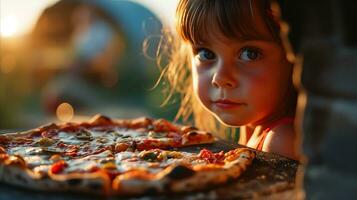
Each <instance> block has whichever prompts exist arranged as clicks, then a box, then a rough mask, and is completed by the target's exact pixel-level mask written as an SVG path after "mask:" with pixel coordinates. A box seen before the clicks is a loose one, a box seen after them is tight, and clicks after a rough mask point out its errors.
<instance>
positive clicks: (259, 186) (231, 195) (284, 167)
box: [0, 140, 299, 200]
mask: <svg viewBox="0 0 357 200" xmlns="http://www.w3.org/2000/svg"><path fill="white" fill-rule="evenodd" d="M236 147H239V145H238V144H233V143H230V142H227V141H223V140H219V141H218V142H217V143H215V144H210V145H200V146H195V147H185V148H183V149H180V150H183V151H189V152H198V151H200V150H201V149H202V148H207V149H209V150H212V151H216V152H218V151H221V150H224V151H227V150H230V149H233V148H236ZM256 153H257V156H256V158H255V159H254V161H253V163H252V165H251V166H250V167H249V168H248V169H247V171H245V172H244V174H243V175H242V176H241V177H240V178H239V179H237V180H236V181H233V182H230V183H228V184H225V185H222V186H219V187H214V188H211V189H208V190H205V191H200V192H194V193H192V192H191V193H185V194H174V195H170V194H168V195H151V196H150V195H147V196H139V197H130V198H129V197H128V198H123V197H103V196H93V195H86V194H76V193H66V192H60V193H59V192H43V191H35V190H28V189H24V188H20V187H15V186H11V185H7V184H4V183H1V182H0V200H2V199H9V200H13V199H16V200H20V199H21V200H42V199H46V200H60V199H69V200H92V199H106V200H114V199H127V200H154V199H155V200H164V199H170V200H181V199H182V200H185V199H187V200H193V199H205V200H206V199H250V198H256V197H262V198H264V199H266V198H269V197H271V196H274V195H275V194H281V193H284V192H285V193H286V192H288V193H289V191H291V192H292V191H293V188H294V185H295V176H296V171H297V168H298V166H299V164H298V163H297V162H296V161H294V160H290V159H287V158H284V157H282V156H279V155H275V154H271V153H265V152H256ZM291 192H290V193H289V195H292V193H291ZM274 199H280V197H277V198H274Z"/></svg>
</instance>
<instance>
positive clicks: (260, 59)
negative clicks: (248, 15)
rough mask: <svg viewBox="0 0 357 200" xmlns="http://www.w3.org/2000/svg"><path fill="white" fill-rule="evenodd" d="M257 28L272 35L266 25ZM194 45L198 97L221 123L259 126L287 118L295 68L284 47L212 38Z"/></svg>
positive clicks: (258, 41)
mask: <svg viewBox="0 0 357 200" xmlns="http://www.w3.org/2000/svg"><path fill="white" fill-rule="evenodd" d="M257 27H258V31H261V35H264V34H267V35H268V34H269V33H268V32H267V30H265V28H264V26H263V25H262V23H257ZM267 38H269V37H267ZM191 46H192V76H193V86H194V91H195V94H196V95H197V97H198V98H199V100H200V101H201V103H202V104H203V106H204V107H205V108H206V109H208V110H209V111H210V112H211V113H212V114H214V115H215V116H216V117H217V118H218V119H219V120H220V121H221V122H223V123H224V124H227V125H231V126H241V125H252V126H255V125H262V124H264V123H268V122H269V121H271V120H274V119H275V118H277V117H281V115H282V112H283V109H284V108H283V107H284V105H285V103H284V102H286V101H287V98H288V97H287V94H288V91H289V88H290V85H291V73H292V67H291V65H290V64H289V63H288V61H287V60H286V56H285V51H284V50H283V48H282V47H281V46H280V44H278V43H277V42H275V41H273V40H269V39H266V38H252V39H249V38H248V39H228V38H226V37H224V36H222V35H221V34H209V35H208V36H207V38H206V40H205V42H202V43H201V44H199V45H193V44H192V45H191Z"/></svg>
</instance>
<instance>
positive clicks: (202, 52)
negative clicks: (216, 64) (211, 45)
mask: <svg viewBox="0 0 357 200" xmlns="http://www.w3.org/2000/svg"><path fill="white" fill-rule="evenodd" d="M196 57H197V58H198V59H199V60H201V61H207V60H214V59H215V58H216V55H215V54H214V53H213V52H212V51H210V50H209V49H206V48H201V49H198V50H197V53H196Z"/></svg>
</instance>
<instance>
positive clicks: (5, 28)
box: [0, 16, 18, 37]
mask: <svg viewBox="0 0 357 200" xmlns="http://www.w3.org/2000/svg"><path fill="white" fill-rule="evenodd" d="M17 31H18V20H17V18H16V17H15V16H7V17H4V18H3V19H0V34H1V36H3V37H12V36H14V35H16V33H17Z"/></svg>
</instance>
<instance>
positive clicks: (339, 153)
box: [280, 0, 357, 199]
mask: <svg viewBox="0 0 357 200" xmlns="http://www.w3.org/2000/svg"><path fill="white" fill-rule="evenodd" d="M280 6H281V9H282V14H283V18H284V19H285V20H286V21H287V22H288V23H289V24H290V33H289V37H290V40H291V42H292V44H293V46H294V50H295V52H297V54H298V55H300V58H302V59H301V60H300V61H301V62H300V63H299V62H298V63H297V66H296V67H297V70H296V71H295V72H298V73H297V74H296V75H297V76H298V78H297V80H298V81H297V82H296V83H297V84H296V85H297V87H298V88H299V91H300V98H299V106H298V110H299V112H300V113H302V114H301V115H300V117H301V123H300V127H298V128H299V129H300V130H301V132H302V150H303V152H304V154H305V155H306V158H307V159H306V160H305V163H304V164H305V174H304V177H303V184H304V186H303V187H304V189H305V192H306V199H357V143H356V142H357V1H353V0H314V1H308V0H288V1H286V0H285V1H281V2H280ZM299 67H302V68H301V69H299ZM299 72H300V73H299Z"/></svg>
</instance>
